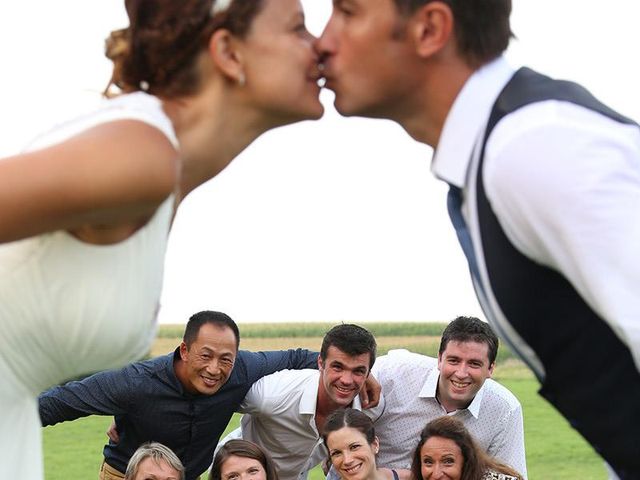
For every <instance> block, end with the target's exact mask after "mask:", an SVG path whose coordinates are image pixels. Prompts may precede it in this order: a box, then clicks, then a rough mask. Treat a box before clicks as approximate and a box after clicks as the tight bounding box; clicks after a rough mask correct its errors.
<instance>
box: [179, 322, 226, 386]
mask: <svg viewBox="0 0 640 480" xmlns="http://www.w3.org/2000/svg"><path fill="white" fill-rule="evenodd" d="M236 345H237V339H236V337H235V334H234V333H233V331H232V330H231V329H230V328H229V327H226V326H220V325H214V324H211V323H205V324H203V325H202V326H201V327H200V331H199V332H198V336H197V337H196V339H195V340H194V341H193V343H191V345H189V346H187V345H186V344H185V343H184V342H183V343H182V344H181V345H180V358H181V360H182V361H183V362H184V370H183V371H184V375H181V376H179V378H180V381H181V383H182V385H183V386H184V388H185V390H187V391H188V392H190V393H200V394H202V395H213V394H214V393H216V392H217V391H218V390H220V388H222V386H223V385H224V384H225V383H226V382H227V380H228V379H229V375H230V374H231V370H233V364H234V363H235V361H236V355H237V353H238V350H237V348H236Z"/></svg>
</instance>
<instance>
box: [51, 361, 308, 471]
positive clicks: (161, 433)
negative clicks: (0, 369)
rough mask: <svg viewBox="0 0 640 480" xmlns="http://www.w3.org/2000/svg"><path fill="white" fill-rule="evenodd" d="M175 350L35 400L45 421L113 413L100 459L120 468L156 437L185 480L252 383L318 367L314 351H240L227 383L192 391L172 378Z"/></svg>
mask: <svg viewBox="0 0 640 480" xmlns="http://www.w3.org/2000/svg"><path fill="white" fill-rule="evenodd" d="M174 358H179V352H178V350H176V351H175V352H174V353H170V354H168V355H164V356H161V357H156V358H153V359H151V360H146V361H142V362H136V363H132V364H130V365H128V366H126V367H124V368H123V369H121V370H110V371H105V372H100V373H97V374H95V375H92V376H90V377H87V378H85V379H84V380H81V381H75V382H69V383H67V384H66V385H63V386H59V387H54V388H52V389H50V390H47V391H46V392H44V393H43V394H41V395H40V397H39V398H38V402H39V409H40V418H41V420H42V424H43V426H47V425H54V424H56V423H59V422H63V421H66V420H74V419H76V418H80V417H85V416H87V415H114V416H115V420H116V426H117V429H118V433H119V435H120V441H119V442H118V443H113V442H111V441H109V443H108V444H107V445H105V447H104V456H105V460H106V462H107V463H108V464H109V465H110V466H112V467H113V468H115V469H117V470H119V471H121V472H124V471H125V470H126V468H127V463H128V462H129V459H130V458H131V456H132V455H133V453H134V452H135V450H136V449H137V448H138V447H139V446H140V445H141V444H143V443H144V442H147V441H156V442H160V443H163V444H164V445H166V446H167V447H169V448H171V449H172V450H173V451H174V452H175V453H176V455H177V456H178V457H179V458H180V460H181V461H182V463H183V464H184V466H185V469H186V480H192V479H195V478H197V477H198V475H200V474H201V473H202V472H204V471H205V470H206V469H207V468H208V467H209V465H210V464H211V461H212V459H213V452H214V450H215V448H216V445H217V444H218V440H219V439H220V436H221V435H222V433H223V432H224V430H225V428H226V427H227V424H228V423H229V420H230V419H231V416H232V415H233V413H234V412H235V411H236V410H237V408H238V406H239V405H240V403H241V402H242V400H243V399H244V396H245V394H246V393H247V391H248V390H249V389H250V388H251V385H253V383H254V382H255V381H256V380H258V379H260V378H261V377H263V376H265V375H269V374H271V373H274V372H276V371H279V370H284V369H290V368H317V365H318V363H317V358H318V354H317V353H311V352H309V351H308V350H303V349H297V350H287V351H274V352H248V351H244V350H241V351H239V352H238V356H237V358H236V362H235V365H234V367H233V370H232V371H231V375H230V376H229V380H228V381H227V382H226V383H225V384H224V385H223V386H222V388H221V389H220V390H218V392H216V393H215V394H213V395H197V394H190V393H188V392H187V391H185V389H184V388H183V386H182V384H181V383H180V381H179V380H178V378H177V377H176V373H175V370H174V367H173V362H174Z"/></svg>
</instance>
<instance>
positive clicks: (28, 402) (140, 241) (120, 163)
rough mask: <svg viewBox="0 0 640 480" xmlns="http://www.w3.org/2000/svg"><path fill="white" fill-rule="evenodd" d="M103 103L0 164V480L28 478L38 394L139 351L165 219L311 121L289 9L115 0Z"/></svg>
mask: <svg viewBox="0 0 640 480" xmlns="http://www.w3.org/2000/svg"><path fill="white" fill-rule="evenodd" d="M125 6H126V10H127V13H128V16H129V26H128V27H126V28H124V29H122V30H117V31H114V32H113V33H112V34H111V36H110V38H109V39H108V41H107V56H108V57H109V58H110V59H111V60H112V61H113V64H114V68H113V74H112V77H111V80H110V82H109V86H108V88H107V96H108V97H109V98H108V99H106V100H105V102H104V104H103V105H102V106H101V107H100V108H99V109H97V110H96V111H94V112H92V113H89V114H87V115H84V116H82V117H80V118H76V119H74V120H71V121H68V122H66V123H63V124H60V125H59V126H58V127H56V128H55V129H53V130H52V131H49V132H47V133H45V134H44V135H41V136H40V137H38V138H37V139H36V140H35V141H34V142H33V143H32V144H31V145H30V147H29V148H28V150H27V151H25V152H24V153H22V154H19V155H16V156H13V157H9V158H5V159H2V160H0V184H2V188H0V327H1V328H0V377H1V378H2V379H3V381H2V384H1V386H0V408H1V409H2V416H0V443H1V444H2V449H0V478H14V479H16V480H22V479H37V478H42V476H43V468H42V459H41V446H40V443H41V442H40V430H41V427H40V421H39V417H38V409H37V402H36V396H37V395H38V394H39V393H40V392H41V391H43V390H44V389H46V388H48V387H50V386H51V385H54V384H57V383H60V382H62V381H65V380H68V379H71V378H76V377H78V376H81V375H83V374H85V373H89V372H95V371H99V370H104V369H109V368H115V367H118V366H121V365H124V364H126V363H128V362H130V361H132V360H134V359H137V358H139V357H140V356H142V355H143V354H144V353H146V352H147V351H148V348H149V345H150V343H151V341H152V339H153V337H154V335H155V322H154V319H155V315H156V311H157V307H158V300H159V296H160V290H161V286H162V273H163V264H164V254H165V249H166V242H167V235H168V232H169V228H170V225H171V222H172V219H173V215H174V212H175V209H176V208H177V206H178V205H179V203H180V202H181V201H182V200H183V199H184V198H185V196H186V195H187V194H189V192H191V191H192V190H193V189H195V188H196V187H197V186H199V185H201V184H202V183H204V182H206V181H207V180H209V179H211V178H212V177H214V176H215V175H216V174H218V173H219V172H220V171H221V170H222V169H224V168H225V167H226V166H227V165H228V164H229V162H231V160H232V159H233V158H234V157H235V156H236V155H238V153H240V152H241V151H242V150H243V149H245V148H246V147H247V146H248V145H249V144H250V143H251V142H252V141H253V140H254V139H256V138H257V137H258V136H259V135H260V134H262V133H263V132H265V131H267V130H269V129H272V128H275V127H279V126H282V125H286V124H290V123H293V122H297V121H300V120H306V119H316V118H319V117H320V116H321V115H322V113H323V107H322V104H321V103H320V101H319V99H318V97H319V92H320V88H319V86H318V79H319V76H320V74H319V71H318V67H317V61H318V58H317V55H316V53H315V52H314V50H313V45H312V43H313V40H314V39H313V37H312V36H311V35H310V34H309V32H308V31H307V30H306V28H305V24H304V15H303V11H302V6H301V4H300V2H299V0H252V1H241V0H181V1H179V2H178V1H174V0H126V1H125Z"/></svg>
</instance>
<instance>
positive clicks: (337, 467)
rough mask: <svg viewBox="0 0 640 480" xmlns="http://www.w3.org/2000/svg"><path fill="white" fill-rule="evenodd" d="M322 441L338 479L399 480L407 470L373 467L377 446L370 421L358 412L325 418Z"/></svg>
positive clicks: (341, 412) (345, 410) (342, 411)
mask: <svg viewBox="0 0 640 480" xmlns="http://www.w3.org/2000/svg"><path fill="white" fill-rule="evenodd" d="M322 438H323V440H324V444H325V446H326V447H327V450H328V451H329V460H330V461H331V465H332V468H333V470H334V471H335V472H336V473H337V474H338V475H339V476H340V478H341V479H342V480H356V479H357V480H400V479H401V478H406V477H407V475H406V474H407V473H408V472H407V471H406V470H401V471H396V470H392V469H388V468H377V466H376V454H377V453H378V448H379V446H380V443H379V441H378V437H377V436H376V433H375V429H374V427H373V421H372V420H371V419H370V418H369V417H368V416H366V415H365V414H364V413H362V412H361V411H360V410H355V409H353V408H341V409H339V410H335V411H334V412H333V413H332V414H331V415H329V416H328V417H327V420H326V422H325V424H324V429H323V434H322Z"/></svg>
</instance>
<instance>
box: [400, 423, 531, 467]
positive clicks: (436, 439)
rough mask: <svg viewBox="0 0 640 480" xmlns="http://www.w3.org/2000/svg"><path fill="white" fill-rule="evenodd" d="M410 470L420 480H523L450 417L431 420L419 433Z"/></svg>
mask: <svg viewBox="0 0 640 480" xmlns="http://www.w3.org/2000/svg"><path fill="white" fill-rule="evenodd" d="M411 471H412V473H413V477H414V478H415V479H421V480H438V479H445V478H446V479H449V480H523V477H522V475H520V474H519V473H518V472H516V471H515V470H513V469H512V468H510V467H508V466H507V465H504V464H502V463H500V462H498V461H497V460H496V459H495V458H493V457H491V456H489V455H488V454H487V453H486V452H485V451H484V450H483V449H482V448H480V447H479V446H478V445H477V444H476V442H475V441H474V439H473V438H472V436H471V434H470V433H469V431H468V430H467V429H466V427H465V426H464V424H463V423H462V422H461V421H460V420H458V419H457V418H454V417H451V416H444V417H441V418H438V419H436V420H433V421H431V422H429V423H428V424H427V426H426V427H425V428H424V429H423V430H422V433H421V434H420V441H419V443H418V447H417V448H416V450H415V453H414V455H413V462H412V466H411Z"/></svg>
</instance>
